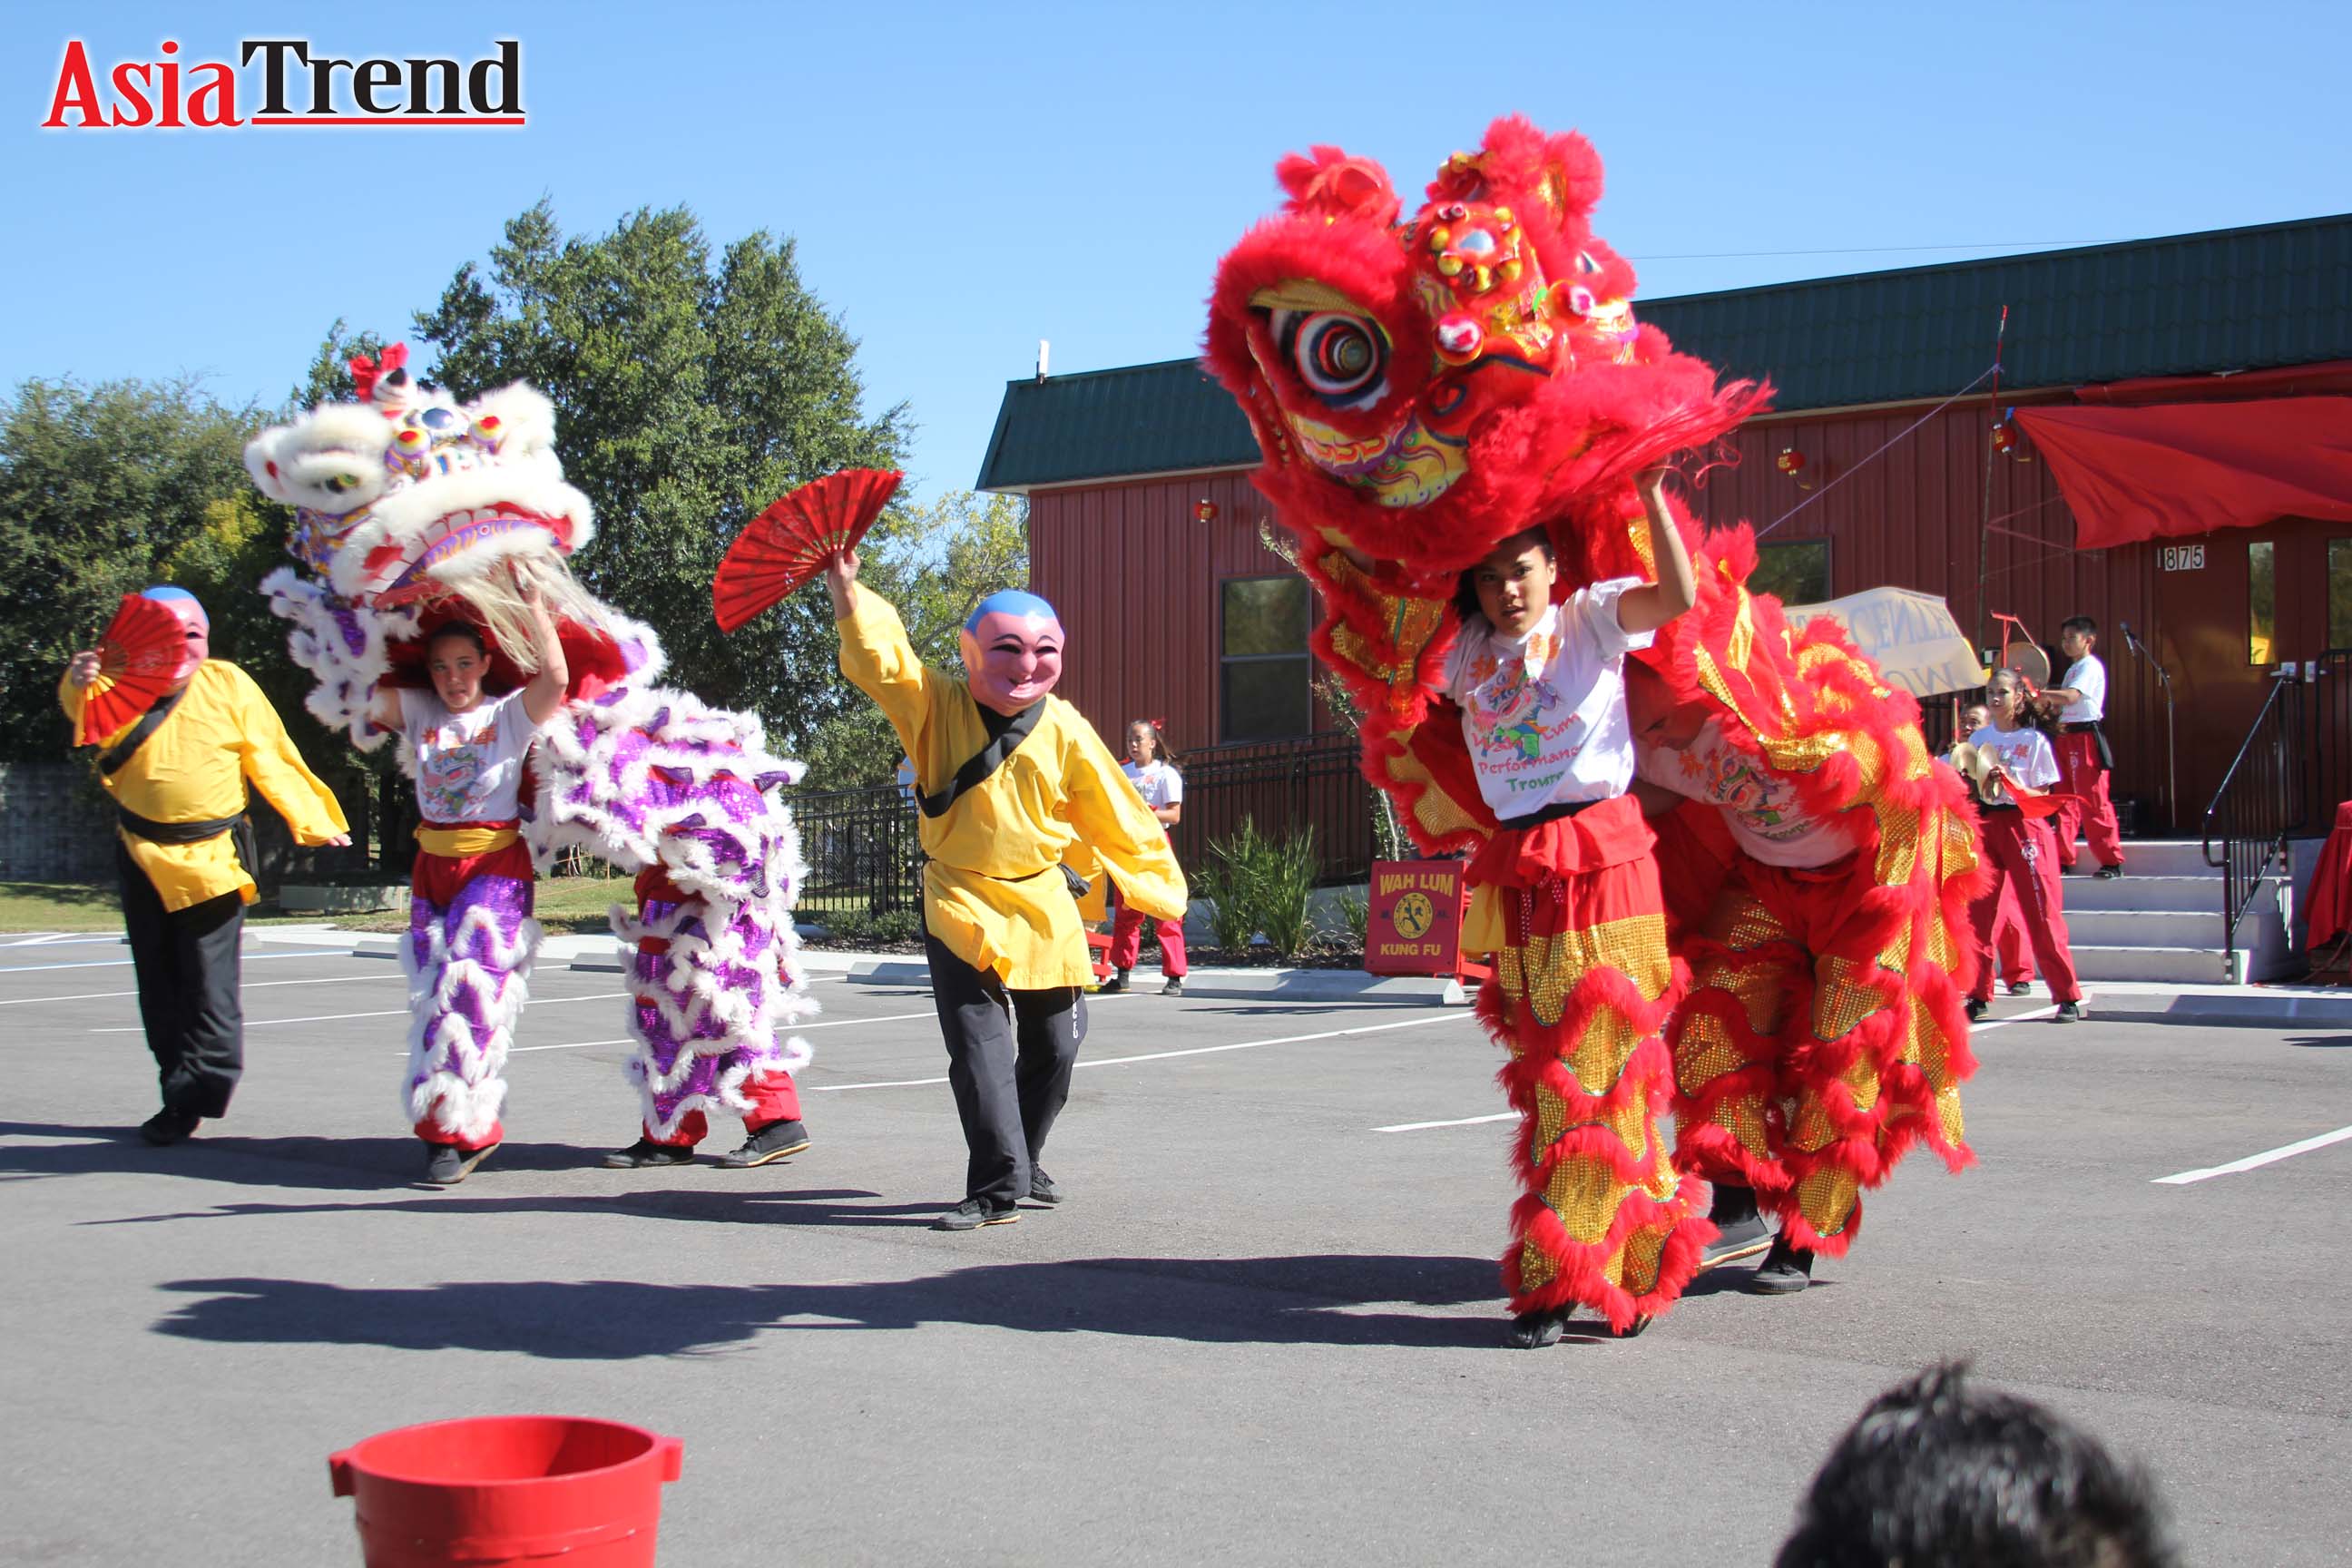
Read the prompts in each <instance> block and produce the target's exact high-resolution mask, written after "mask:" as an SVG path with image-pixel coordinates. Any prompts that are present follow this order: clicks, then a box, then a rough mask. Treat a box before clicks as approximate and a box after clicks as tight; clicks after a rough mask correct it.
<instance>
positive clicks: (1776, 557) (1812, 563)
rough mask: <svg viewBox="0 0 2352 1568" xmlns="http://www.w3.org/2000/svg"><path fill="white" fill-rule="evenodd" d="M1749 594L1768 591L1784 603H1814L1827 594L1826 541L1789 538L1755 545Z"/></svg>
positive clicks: (1828, 543)
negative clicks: (1785, 540) (1754, 564)
mask: <svg viewBox="0 0 2352 1568" xmlns="http://www.w3.org/2000/svg"><path fill="white" fill-rule="evenodd" d="M1748 592H1749V593H1751V594H1769V595H1772V596H1773V597H1774V598H1776V599H1778V600H1780V602H1781V603H1782V604H1784V605H1818V604H1820V603H1821V602H1822V600H1824V599H1826V598H1828V597H1829V596H1830V542H1829V541H1828V540H1826V539H1792V540H1789V541H1787V542H1784V543H1780V544H1759V545H1758V546H1757V547H1756V572H1755V574H1754V575H1752V576H1750V577H1749V578H1748Z"/></svg>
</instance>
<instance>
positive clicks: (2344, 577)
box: [2327, 539, 2352, 651]
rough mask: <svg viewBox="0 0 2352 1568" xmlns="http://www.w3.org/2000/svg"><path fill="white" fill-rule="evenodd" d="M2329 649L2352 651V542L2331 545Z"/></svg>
mask: <svg viewBox="0 0 2352 1568" xmlns="http://www.w3.org/2000/svg"><path fill="white" fill-rule="evenodd" d="M2327 647H2328V648H2329V650H2330V651H2333V650H2335V649H2336V648H2339V647H2352V539H2331V540H2329V541H2328V542H2327Z"/></svg>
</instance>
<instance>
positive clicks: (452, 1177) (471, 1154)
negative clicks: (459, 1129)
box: [425, 1143, 498, 1187]
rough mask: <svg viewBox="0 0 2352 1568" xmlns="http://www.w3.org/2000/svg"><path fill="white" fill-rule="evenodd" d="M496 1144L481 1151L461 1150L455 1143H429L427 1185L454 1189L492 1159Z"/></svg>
mask: <svg viewBox="0 0 2352 1568" xmlns="http://www.w3.org/2000/svg"><path fill="white" fill-rule="evenodd" d="M497 1147H498V1145H497V1144H495V1143H491V1144H487V1145H485V1146H484V1147H482V1148H479V1149H460V1148H458V1147H457V1145H456V1144H455V1143H427V1144H426V1145H425V1185H426V1186H428V1187H454V1186H456V1185H457V1184H458V1183H459V1182H462V1181H464V1180H465V1179H466V1178H467V1176H470V1175H472V1174H473V1173H474V1167H475V1166H477V1165H478V1164H480V1163H482V1162H483V1161H485V1160H487V1159H488V1158H489V1157H490V1151H491V1150H493V1149H495V1148H497Z"/></svg>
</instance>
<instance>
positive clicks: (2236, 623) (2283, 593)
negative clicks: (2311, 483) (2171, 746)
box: [2102, 518, 2352, 837]
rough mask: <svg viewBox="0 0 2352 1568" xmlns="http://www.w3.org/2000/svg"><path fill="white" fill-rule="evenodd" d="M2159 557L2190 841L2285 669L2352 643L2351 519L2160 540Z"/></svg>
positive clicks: (2285, 522) (2295, 521)
mask: <svg viewBox="0 0 2352 1568" xmlns="http://www.w3.org/2000/svg"><path fill="white" fill-rule="evenodd" d="M2155 556H2156V562H2155V563H2156V568H2157V573H2156V612H2157V634H2158V642H2157V647H2158V657H2159V658H2162V659H2163V660H2164V662H2165V663H2166V665H2167V666H2168V667H2169V668H2170V669H2171V671H2172V680H2173V694H2174V697H2175V700H2176V721H2177V723H2178V725H2179V758H2178V765H2179V775H2180V803H2179V820H2178V824H2177V830H2178V831H2179V832H2180V833H2182V834H2185V835H2188V836H2190V837H2194V836H2196V835H2198V834H2200V833H2201V832H2202V831H2203V830H2204V818H2205V808H2206V806H2207V805H2210V803H2211V801H2212V799H2213V795H2214V792H2215V791H2216V790H2218V789H2220V788H2221V781H2222V779H2223V778H2224V777H2225V776H2226V775H2227V774H2228V772H2229V768H2230V763H2231V761H2232V760H2234V759H2235V758H2236V756H2237V754H2238V747H2239V744H2240V743H2241V742H2243V741H2244V739H2245V737H2246V731H2247V730H2248V729H2249V728H2250V727H2251V726H2252V723H2253V721H2254V720H2255V719H2256V718H2257V717H2258V716H2259V715H2260V714H2261V712H2262V708H2263V702H2264V701H2265V700H2268V698H2269V696H2270V690H2271V687H2272V684H2273V682H2274V681H2275V680H2276V679H2278V672H2279V671H2280V670H2281V669H2282V668H2284V667H2286V666H2288V665H2290V664H2292V665H2294V667H2295V668H2297V669H2298V670H2301V669H2302V668H2304V667H2305V665H2306V664H2310V665H2311V666H2312V668H2314V669H2316V668H2318V666H2317V664H2316V661H2317V660H2318V659H2319V658H2320V656H2321V655H2323V654H2325V653H2326V652H2327V650H2329V649H2330V648H2352V523H2343V522H2313V521H2308V520H2306V519H2303V518H2283V519H2281V520H2280V521H2276V522H2273V523H2271V524H2269V525H2267V526H2265V527H2263V528H2252V529H2234V530H2231V531H2228V532H2225V533H2211V534H2207V535H2204V536H2203V537H2201V538H2198V539H2178V540H2164V541H2160V542H2158V544H2157V546H2156V552H2155ZM2102 651H2103V652H2104V651H2105V650H2102ZM2115 661H2116V656H2115V655H2114V654H2112V653H2108V654H2107V662H2108V665H2109V667H2110V668H2113V666H2114V664H2115ZM2334 679H2343V677H2340V676H2339V677H2335V678H2334ZM2157 720H2158V722H2161V711H2160V710H2158V714H2157ZM2323 804H2324V803H2323Z"/></svg>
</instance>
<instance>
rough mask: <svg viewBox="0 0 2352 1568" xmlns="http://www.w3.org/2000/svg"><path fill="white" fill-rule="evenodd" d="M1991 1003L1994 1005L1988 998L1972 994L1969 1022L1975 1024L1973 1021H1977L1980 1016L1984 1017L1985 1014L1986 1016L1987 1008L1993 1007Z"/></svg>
mask: <svg viewBox="0 0 2352 1568" xmlns="http://www.w3.org/2000/svg"><path fill="white" fill-rule="evenodd" d="M1991 1005H1992V1004H1991V1003H1990V1002H1988V1001H1986V1000H1985V999H1984V998H1983V997H1981V996H1971V997H1969V1023H1971V1024H1973V1023H1975V1022H1976V1021H1977V1020H1978V1019H1979V1018H1981V1017H1983V1016H1985V1012H1986V1010H1987V1009H1988V1008H1990V1007H1991Z"/></svg>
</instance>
